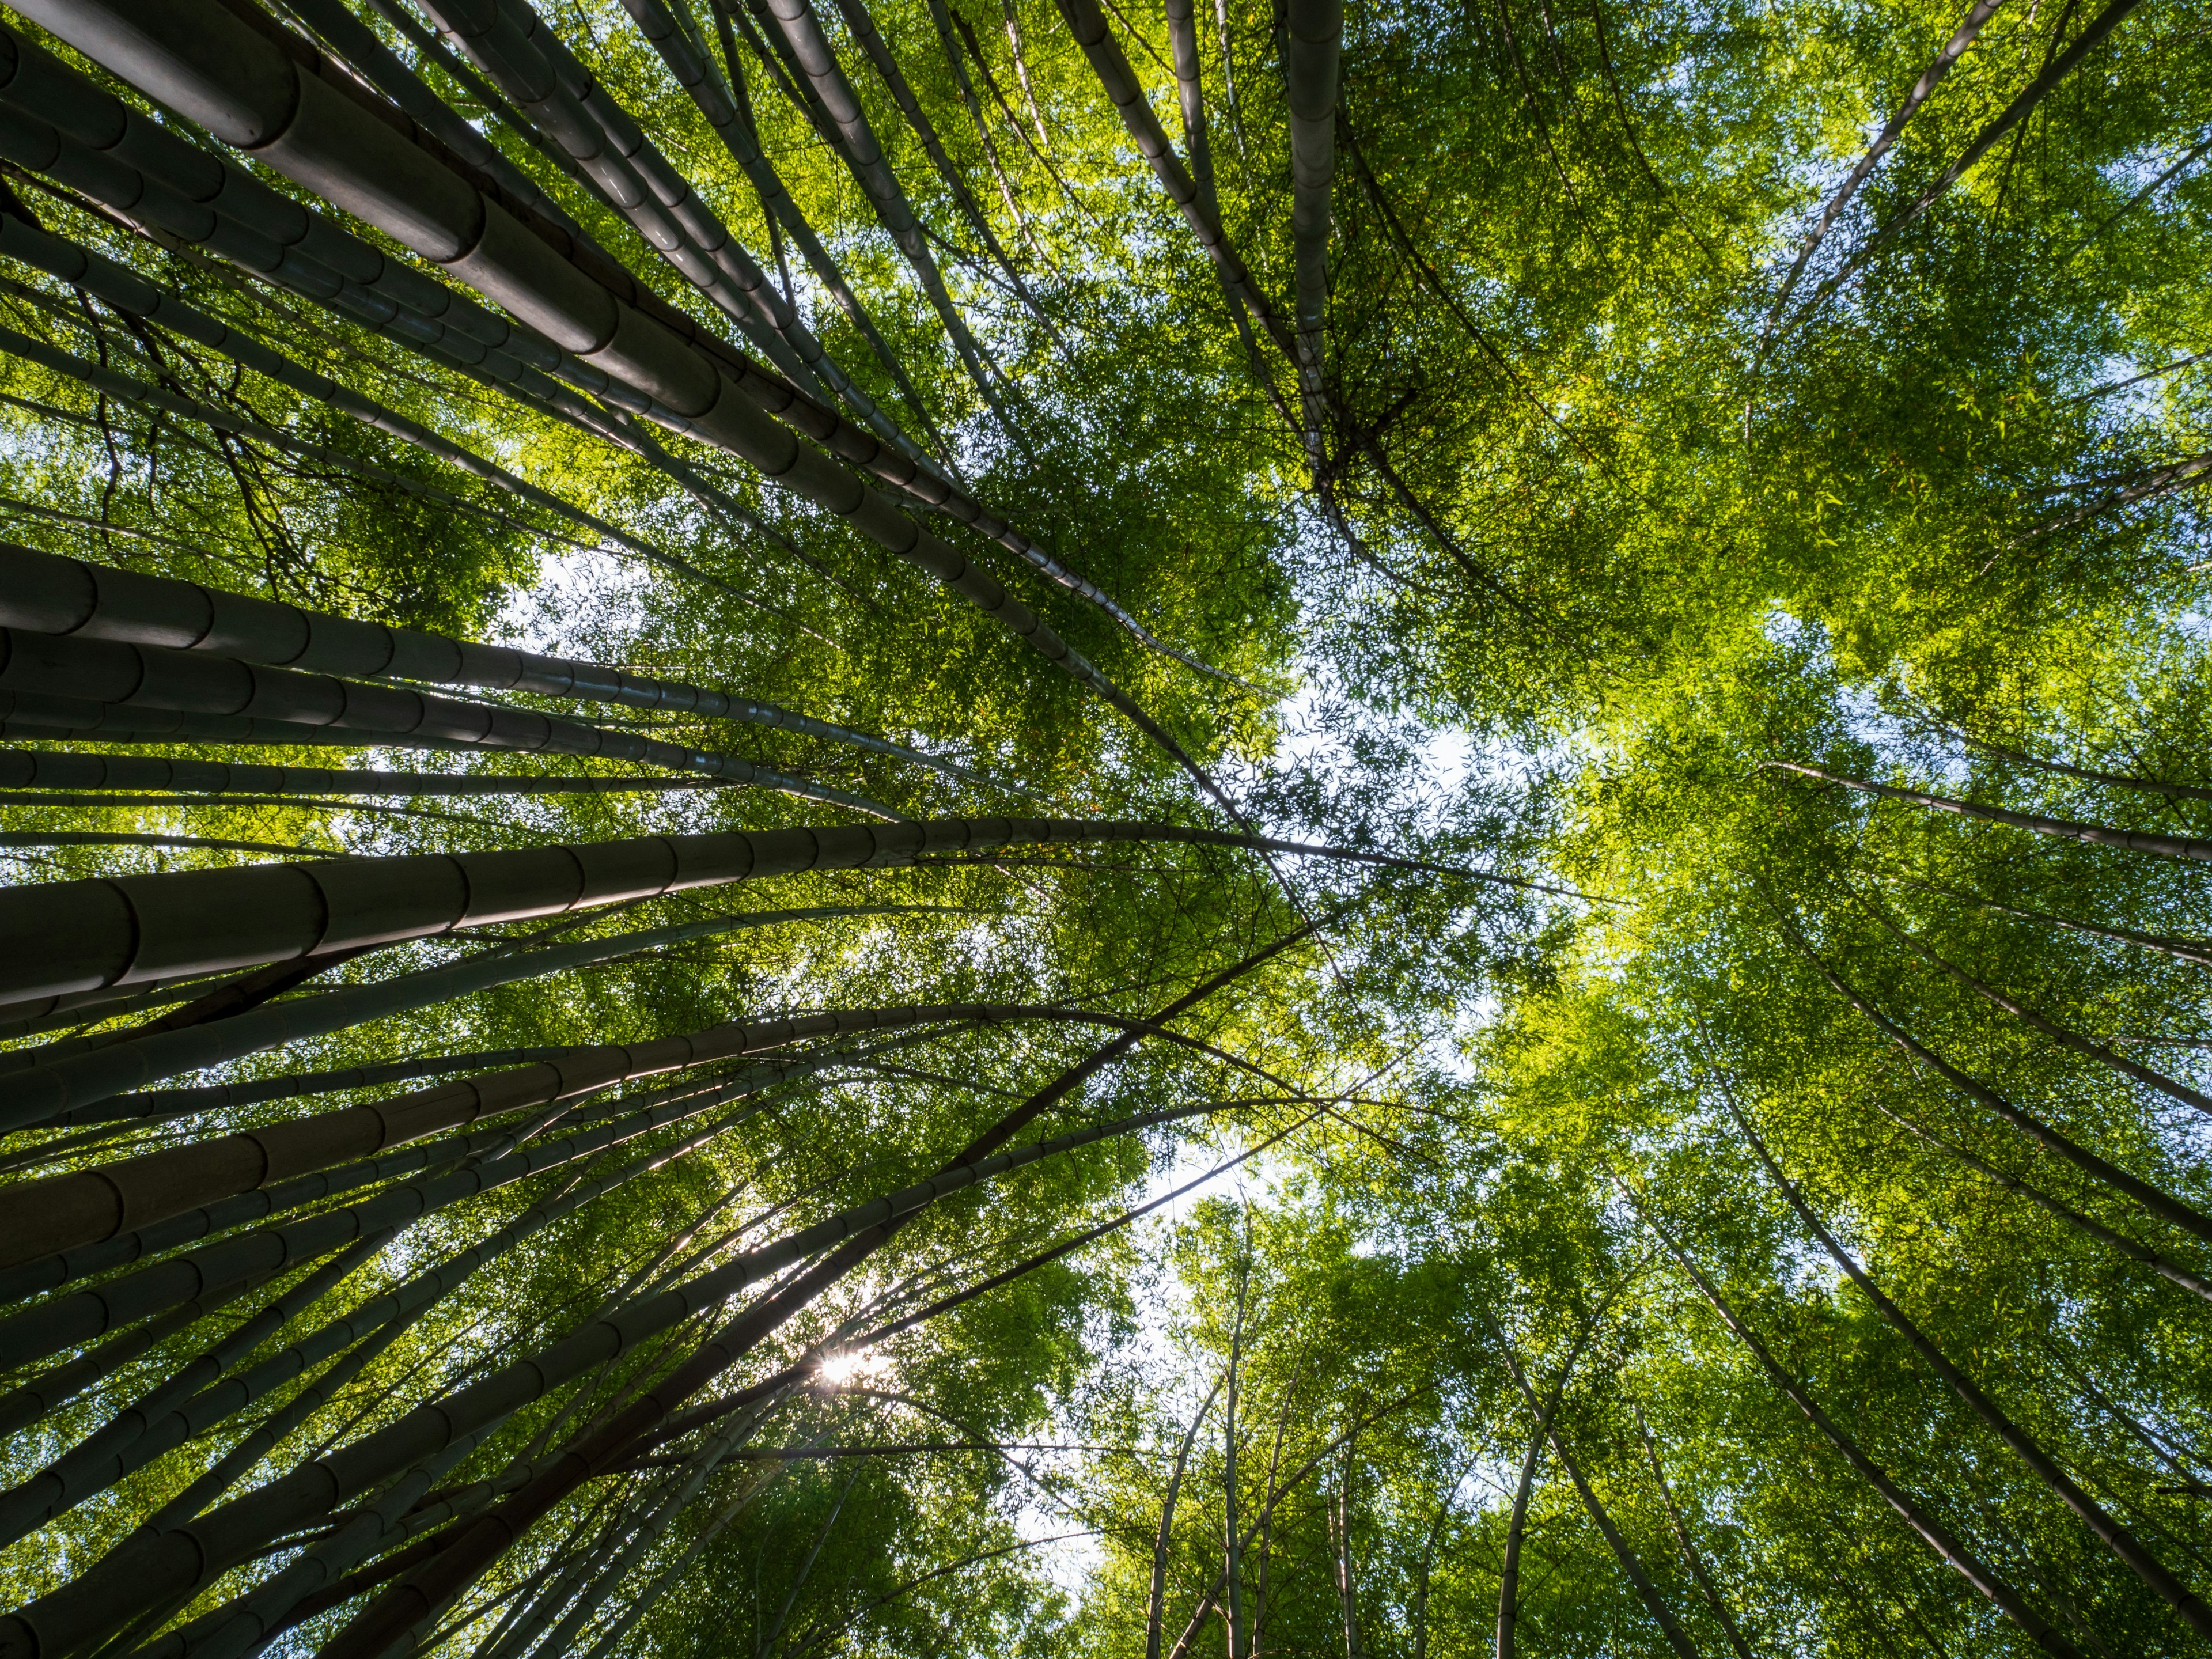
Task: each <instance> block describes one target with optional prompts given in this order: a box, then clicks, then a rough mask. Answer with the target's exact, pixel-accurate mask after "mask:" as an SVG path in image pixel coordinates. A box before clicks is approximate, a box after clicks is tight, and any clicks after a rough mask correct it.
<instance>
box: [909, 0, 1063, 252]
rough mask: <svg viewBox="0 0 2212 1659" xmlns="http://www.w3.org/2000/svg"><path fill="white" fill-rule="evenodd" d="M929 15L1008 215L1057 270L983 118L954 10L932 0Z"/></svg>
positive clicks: (1031, 245)
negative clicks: (958, 36)
mask: <svg viewBox="0 0 2212 1659" xmlns="http://www.w3.org/2000/svg"><path fill="white" fill-rule="evenodd" d="M929 15H930V21H932V22H933V23H934V24H935V25H936V27H937V41H938V46H939V49H940V50H941V51H942V52H943V53H944V55H945V66H946V67H947V68H948V69H950V70H951V71H952V82H953V84H954V85H955V86H956V87H957V88H959V91H960V101H961V102H962V103H963V104H964V105H966V106H967V108H968V118H969V123H970V124H971V125H973V126H974V127H975V137H976V139H977V141H978V142H979V143H981V145H982V147H983V158H984V160H986V161H988V162H989V163H990V164H991V177H992V178H993V179H995V180H996V181H997V182H998V186H999V199H1000V201H1002V202H1004V203H1005V204H1006V214H1007V216H1008V217H1010V218H1012V220H1013V222H1014V223H1015V224H1016V225H1018V227H1020V228H1021V233H1022V236H1023V238H1024V240H1026V241H1027V242H1028V243H1029V245H1030V249H1031V251H1032V252H1035V253H1036V256H1037V257H1038V258H1040V259H1042V260H1043V261H1044V262H1045V264H1046V266H1047V268H1048V269H1050V270H1054V272H1055V274H1057V270H1058V268H1057V267H1056V266H1054V265H1053V263H1052V257H1051V255H1050V254H1048V253H1047V252H1045V248H1044V245H1043V243H1042V241H1040V240H1038V238H1037V234H1036V231H1035V230H1034V229H1032V228H1030V222H1029V219H1028V217H1027V216H1025V215H1024V213H1023V212H1022V204H1021V203H1020V201H1019V200H1018V198H1017V197H1015V195H1014V185H1013V181H1012V179H1009V178H1007V177H1006V166H1005V164H1004V163H1003V162H1001V161H1000V159H999V146H998V144H997V143H996V142H995V141H994V139H993V138H992V137H991V124H990V123H989V122H988V121H987V120H985V119H984V118H983V106H982V103H981V100H978V99H977V98H976V96H975V82H973V81H971V80H969V78H968V65H967V64H965V63H963V61H962V60H961V57H960V46H959V43H958V42H957V40H955V39H954V38H953V34H952V17H951V13H950V12H948V11H947V10H946V9H945V0H929Z"/></svg>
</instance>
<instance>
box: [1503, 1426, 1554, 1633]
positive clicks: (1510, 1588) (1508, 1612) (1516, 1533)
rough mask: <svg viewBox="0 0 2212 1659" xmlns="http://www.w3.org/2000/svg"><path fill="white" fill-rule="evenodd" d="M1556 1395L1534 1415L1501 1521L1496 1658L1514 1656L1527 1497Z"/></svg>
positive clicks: (1533, 1483)
mask: <svg viewBox="0 0 2212 1659" xmlns="http://www.w3.org/2000/svg"><path fill="white" fill-rule="evenodd" d="M1558 1408H1559V1390H1558V1389H1556V1388H1555V1389H1553V1391H1552V1397H1551V1399H1550V1400H1548V1401H1546V1402H1545V1410H1544V1411H1543V1412H1542V1413H1540V1414H1539V1416H1538V1418H1537V1421H1536V1431H1535V1432H1534V1434H1532V1435H1530V1436H1529V1437H1528V1453H1527V1455H1525V1456H1523V1457H1522V1460H1521V1478H1520V1479H1519V1480H1516V1481H1515V1482H1514V1485H1513V1506H1512V1509H1511V1510H1510V1511H1509V1513H1508V1515H1507V1516H1506V1522H1505V1556H1504V1563H1503V1565H1501V1566H1500V1567H1499V1569H1498V1642H1497V1653H1498V1659H1514V1654H1515V1651H1516V1649H1515V1636H1516V1631H1517V1628H1518V1626H1519V1621H1520V1616H1521V1546H1522V1541H1523V1540H1525V1539H1526V1538H1527V1536H1528V1498H1529V1496H1530V1494H1531V1493H1532V1492H1534V1490H1535V1486H1536V1470H1537V1468H1538V1466H1539V1465H1541V1463H1542V1462H1543V1458H1544V1448H1545V1447H1546V1446H1547V1445H1548V1444H1549V1443H1551V1438H1552V1413H1553V1412H1555V1411H1556V1410H1558Z"/></svg>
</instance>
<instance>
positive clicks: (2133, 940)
mask: <svg viewBox="0 0 2212 1659" xmlns="http://www.w3.org/2000/svg"><path fill="white" fill-rule="evenodd" d="M0 764H4V761H0ZM1881 879H1883V880H1885V881H1892V882H1897V883H1899V884H1903V885H1905V886H1907V887H1917V888H1919V889H1920V890H1922V891H1923V892H1929V893H1934V894H1936V895H1937V896H1941V897H1943V898H1948V899H1956V900H1958V901H1960V902H1962V903H1966V904H1972V905H1975V906H1977V907H1978V908H1981V909H1984V910H1994V911H1996V912H1997V914H1998V915H2007V916H2018V917H2020V918H2021V920H2022V921H2040V922H2043V923H2045V924H2047V925H2048V926H2050V927H2063V928H2064V929H2066V931H2067V932H2069V933H2086V934H2087V935H2088V936H2089V937H2090V938H2091V939H2110V940H2111V941H2112V943H2113V944H2115V945H2141V946H2142V948H2143V949H2144V950H2147V951H2159V952H2160V953H2161V954H2162V955H2165V956H2169V957H2178V958H2179V959H2180V960H2181V961H2183V962H2193V963H2196V964H2197V966H2198V967H2200V968H2212V940H2208V939H2174V938H2172V937H2170V936H2168V935H2166V934H2164V933H2136V932H2134V931H2132V930H2131V929H2129V928H2126V927H2098V926H2096V925H2094V924H2093V923H2090V922H2086V921H2071V920H2069V918H2067V917H2065V916H2054V915H2048V914H2047V913H2045V912H2044V911H2041V910H2025V909H2022V908H2020V907H2019V906H2017V905H2013V904H2000V903H1998V902H1996V900H1995V899H1987V898H1983V897H1981V896H1978V895H1976V894H1973V893H1960V892H1954V890H1951V889H1949V888H1948V887H1937V886H1936V885H1934V884H1931V883H1929V882H1924V881H1914V880H1912V879H1911V878H1907V877H1904V876H1895V875H1883V876H1882V877H1881Z"/></svg>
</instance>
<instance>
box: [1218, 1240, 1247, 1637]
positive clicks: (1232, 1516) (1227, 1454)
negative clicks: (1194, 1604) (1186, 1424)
mask: <svg viewBox="0 0 2212 1659" xmlns="http://www.w3.org/2000/svg"><path fill="white" fill-rule="evenodd" d="M1248 1285H1249V1279H1239V1280H1238V1281H1237V1323H1236V1327H1235V1328H1234V1329H1233V1330H1232V1331H1231V1333H1230V1337H1229V1370H1228V1385H1229V1387H1228V1395H1227V1397H1226V1399H1225V1401H1224V1402H1223V1405H1222V1410H1221V1514H1222V1534H1221V1582H1222V1583H1223V1584H1224V1585H1225V1586H1226V1591H1225V1607H1226V1608H1227V1610H1228V1613H1229V1618H1228V1640H1229V1654H1228V1659H1246V1654H1247V1652H1248V1650H1249V1644H1248V1643H1247V1641H1246V1639H1245V1634H1244V1561H1243V1553H1244V1552H1243V1540H1242V1539H1240V1538H1239V1537H1238V1536H1237V1381H1238V1378H1237V1371H1238V1369H1239V1364H1240V1362H1241V1361H1242V1359H1243V1352H1242V1349H1243V1340H1244V1296H1245V1291H1246V1289H1247V1288H1248Z"/></svg>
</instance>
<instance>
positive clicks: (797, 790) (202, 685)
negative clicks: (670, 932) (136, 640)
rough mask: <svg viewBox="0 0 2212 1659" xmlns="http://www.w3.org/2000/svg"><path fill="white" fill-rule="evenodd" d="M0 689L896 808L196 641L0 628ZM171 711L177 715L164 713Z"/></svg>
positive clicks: (63, 707)
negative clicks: (576, 761) (570, 760)
mask: <svg viewBox="0 0 2212 1659" xmlns="http://www.w3.org/2000/svg"><path fill="white" fill-rule="evenodd" d="M0 690H4V691H5V692H6V694H7V695H9V696H12V697H13V699H14V706H13V707H12V708H10V709H9V711H8V712H9V718H10V719H11V720H15V721H19V722H22V723H26V724H28V723H30V722H32V721H34V720H39V719H40V717H41V714H44V715H45V716H46V718H48V719H51V720H53V721H54V722H55V723H56V724H57V725H58V726H63V727H64V728H65V729H69V730H71V731H83V730H87V729H95V730H96V729H97V728H98V727H99V726H100V725H102V724H110V725H113V726H118V727H124V726H127V727H130V728H131V729H134V730H137V731H140V732H149V731H159V730H161V729H162V728H163V726H164V724H165V721H167V723H168V724H170V725H171V726H173V729H175V730H177V731H178V732H179V735H180V736H182V735H185V734H186V733H190V732H194V731H195V730H197V732H204V733H205V734H206V735H207V736H208V737H209V738H211V739H213V740H216V741H222V740H225V734H226V733H228V740H229V741H234V742H246V743H250V742H262V743H283V742H286V741H289V740H291V739H290V738H289V737H288V735H287V734H288V733H289V732H293V731H295V730H301V731H306V732H323V733H325V734H326V735H329V736H331V737H333V738H335V740H336V741H338V742H343V743H354V744H380V743H384V742H387V741H390V742H412V741H415V740H417V739H422V738H428V739H431V740H434V741H435V742H436V743H437V744H440V745H441V746H444V747H448V748H452V749H455V750H519V751H521V752H523V753H527V754H556V755H589V756H598V757H603V758H605V759H610V760H623V761H643V762H645V763H647V764H648V765H653V766H665V767H667V768H668V769H671V771H686V772H700V773H704V774H705V775H708V776H709V777H716V778H726V779H729V780H731V781H733V782H738V783H750V784H757V785H759V786H761V787H764V788H770V789H780V790H782V791H784V792H786V793H790V794H795V795H805V796H811V797H812V798H813V799H817V800H825V801H830V802H833V803H835V804H836V805H841V806H849V807H853V808H854V809H856V810H857V811H863V812H866V813H870V814H872V816H875V817H884V818H890V817H898V816H900V815H899V813H898V812H897V811H896V809H894V808H891V807H888V806H885V805H883V804H882V803H880V802H878V801H873V800H871V799H868V798H867V797H866V796H865V795H857V794H854V793H849V792H848V791H845V790H841V789H832V788H830V787H829V786H827V785H825V784H819V783H815V782H812V781H809V780H806V779H803V778H797V777H793V776H792V775H789V774H788V773H784V772H778V771H775V770H773V769H770V768H768V767H764V766H756V765H755V764H754V763H752V762H750V761H748V760H742V759H740V758H738V757H736V756H734V755H724V754H720V753H717V752H715V751H714V750H705V749H693V748H691V747H690V746H689V745H685V744H671V743H663V742H661V741H659V739H658V738H647V737H642V736H640V735H639V734H637V733H635V732H621V731H610V730H608V729H607V728H605V727H603V726H587V725H586V724H584V723H583V722H581V721H579V720H562V719H560V718H559V717H557V716H554V715H548V714H537V713H535V712H533V711H532V710H529V709H523V708H507V707H506V706H505V705H503V704H498V703H490V702H474V701H471V702H460V701H459V700H457V699H455V698H452V697H441V696H435V695H434V694H432V693H429V692H423V691H416V690H412V689H411V688H409V687H406V686H397V685H374V684H364V683H363V682H362V681H359V680H350V679H340V678H337V677H336V676H335V675H331V674H321V673H309V672H306V671H302V670H300V669H296V668H271V667H264V666H258V665H253V664H250V663H242V662H240V661H239V660H238V659H236V658H235V657H228V656H216V655H215V654H214V653H212V652H209V651H204V650H203V651H179V650H176V649H173V648H172V647H167V646H161V645H123V644H118V643H115V642H113V641H106V640H102V639H99V638H97V637H89V638H88V637H77V636H72V635H50V634H31V633H24V632H21V631H20V630H18V629H12V628H0ZM172 716H175V717H181V718H180V719H179V720H173V721H172V720H167V717H172ZM231 721H236V722H241V723H242V724H241V725H240V726H239V727H238V728H237V729H235V730H233V729H232V728H231V727H230V726H227V725H225V724H224V723H225V722H231ZM201 722H212V724H201Z"/></svg>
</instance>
